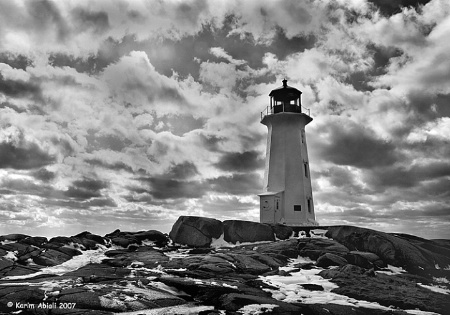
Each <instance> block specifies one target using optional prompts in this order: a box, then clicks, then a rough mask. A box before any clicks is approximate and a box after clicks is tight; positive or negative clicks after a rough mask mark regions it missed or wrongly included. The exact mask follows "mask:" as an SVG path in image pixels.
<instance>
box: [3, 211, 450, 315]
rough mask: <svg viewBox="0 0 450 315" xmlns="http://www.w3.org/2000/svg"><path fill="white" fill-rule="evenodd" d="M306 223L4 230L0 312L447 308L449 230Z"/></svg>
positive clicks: (194, 222) (200, 221)
mask: <svg viewBox="0 0 450 315" xmlns="http://www.w3.org/2000/svg"><path fill="white" fill-rule="evenodd" d="M308 233H309V231H308ZM308 233H303V234H304V235H306V234H308ZM309 234H310V235H311V237H305V236H301V237H298V238H294V237H293V231H292V229H291V228H289V227H284V226H279V225H277V226H275V225H267V224H260V223H255V222H246V221H235V220H233V221H225V222H220V221H218V220H215V219H209V218H196V217H180V219H179V220H178V221H177V222H176V223H175V224H174V227H173V229H172V231H171V233H170V237H169V236H168V235H165V234H163V233H161V232H159V231H155V230H149V231H139V232H124V231H120V230H115V231H114V232H112V233H109V234H107V235H105V236H99V235H96V234H92V233H90V232H83V233H80V234H77V235H75V236H72V237H54V238H52V239H50V240H48V239H47V238H43V237H32V236H28V235H24V234H10V235H3V236H0V314H44V315H45V314H52V315H53V314H77V315H83V314H119V313H127V312H135V311H141V312H142V314H146V312H147V311H149V310H158V311H159V312H160V314H164V313H166V312H169V313H170V312H172V314H254V313H260V314H312V315H316V314H318V315H322V314H323V315H325V314H327V315H329V314H335V315H337V314H342V315H343V314H351V315H352V314H355V315H362V314H407V313H406V312H405V310H414V309H417V310H422V311H428V312H435V313H437V314H449V311H448V310H450V299H449V296H450V295H449V293H450V285H449V280H450V270H448V264H447V263H448V262H449V259H450V242H449V241H447V240H436V241H432V240H425V239H422V238H418V237H415V236H412V235H404V234H387V233H383V232H379V231H375V230H370V229H363V228H358V227H351V226H338V227H328V230H327V232H326V233H325V236H326V237H325V236H320V235H323V233H317V234H316V233H314V231H312V233H309ZM317 235H319V236H317ZM191 236H192V238H191ZM275 239H277V241H275ZM283 239H284V240H283ZM226 241H228V243H226ZM237 242H239V243H241V244H242V245H236V244H233V243H237ZM211 244H212V245H211ZM209 246H211V247H209ZM446 264H447V265H446ZM8 302H11V303H12V304H8ZM17 303H18V304H17ZM62 303H67V304H62ZM29 305H33V306H34V308H30V307H29ZM39 305H41V307H38V306H39ZM53 305H56V306H61V305H63V306H65V307H67V306H71V307H73V309H61V308H58V307H57V308H54V307H51V306H53ZM18 312H20V313H18ZM138 313H140V312H138ZM138 313H137V314H138Z"/></svg>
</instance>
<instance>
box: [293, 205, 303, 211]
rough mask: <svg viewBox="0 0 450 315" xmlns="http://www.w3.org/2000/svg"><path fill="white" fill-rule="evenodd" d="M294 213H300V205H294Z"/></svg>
mask: <svg viewBox="0 0 450 315" xmlns="http://www.w3.org/2000/svg"><path fill="white" fill-rule="evenodd" d="M294 211H302V205H294Z"/></svg>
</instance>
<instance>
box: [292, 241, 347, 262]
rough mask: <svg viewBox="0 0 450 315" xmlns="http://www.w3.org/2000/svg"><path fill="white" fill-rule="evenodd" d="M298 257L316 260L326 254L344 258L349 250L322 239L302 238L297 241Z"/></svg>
mask: <svg viewBox="0 0 450 315" xmlns="http://www.w3.org/2000/svg"><path fill="white" fill-rule="evenodd" d="M298 250H299V255H300V256H302V257H309V258H311V259H313V260H317V259H318V258H319V257H320V256H322V255H323V254H326V253H331V254H334V255H338V256H342V257H344V256H345V255H346V254H347V253H348V252H349V249H348V248H347V247H346V246H344V245H342V244H340V243H338V242H336V241H335V240H329V239H324V238H302V239H299V241H298Z"/></svg>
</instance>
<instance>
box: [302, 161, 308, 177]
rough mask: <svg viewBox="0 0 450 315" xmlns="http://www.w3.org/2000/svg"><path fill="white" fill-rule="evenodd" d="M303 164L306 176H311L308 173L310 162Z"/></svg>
mask: <svg viewBox="0 0 450 315" xmlns="http://www.w3.org/2000/svg"><path fill="white" fill-rule="evenodd" d="M303 166H304V167H305V177H309V175H308V163H307V162H305V163H303Z"/></svg>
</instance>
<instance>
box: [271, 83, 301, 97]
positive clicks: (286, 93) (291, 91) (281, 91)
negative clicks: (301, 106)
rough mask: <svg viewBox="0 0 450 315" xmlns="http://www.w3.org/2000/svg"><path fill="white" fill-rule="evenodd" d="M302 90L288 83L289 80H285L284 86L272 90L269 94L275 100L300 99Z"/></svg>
mask: <svg viewBox="0 0 450 315" xmlns="http://www.w3.org/2000/svg"><path fill="white" fill-rule="evenodd" d="M301 94H302V92H301V91H300V90H297V89H296V88H294V87H292V86H289V85H287V80H286V79H284V80H283V86H281V87H279V88H277V89H275V90H272V91H271V92H270V94H269V96H270V97H273V99H274V100H275V101H290V100H295V99H299V98H300V95H301Z"/></svg>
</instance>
